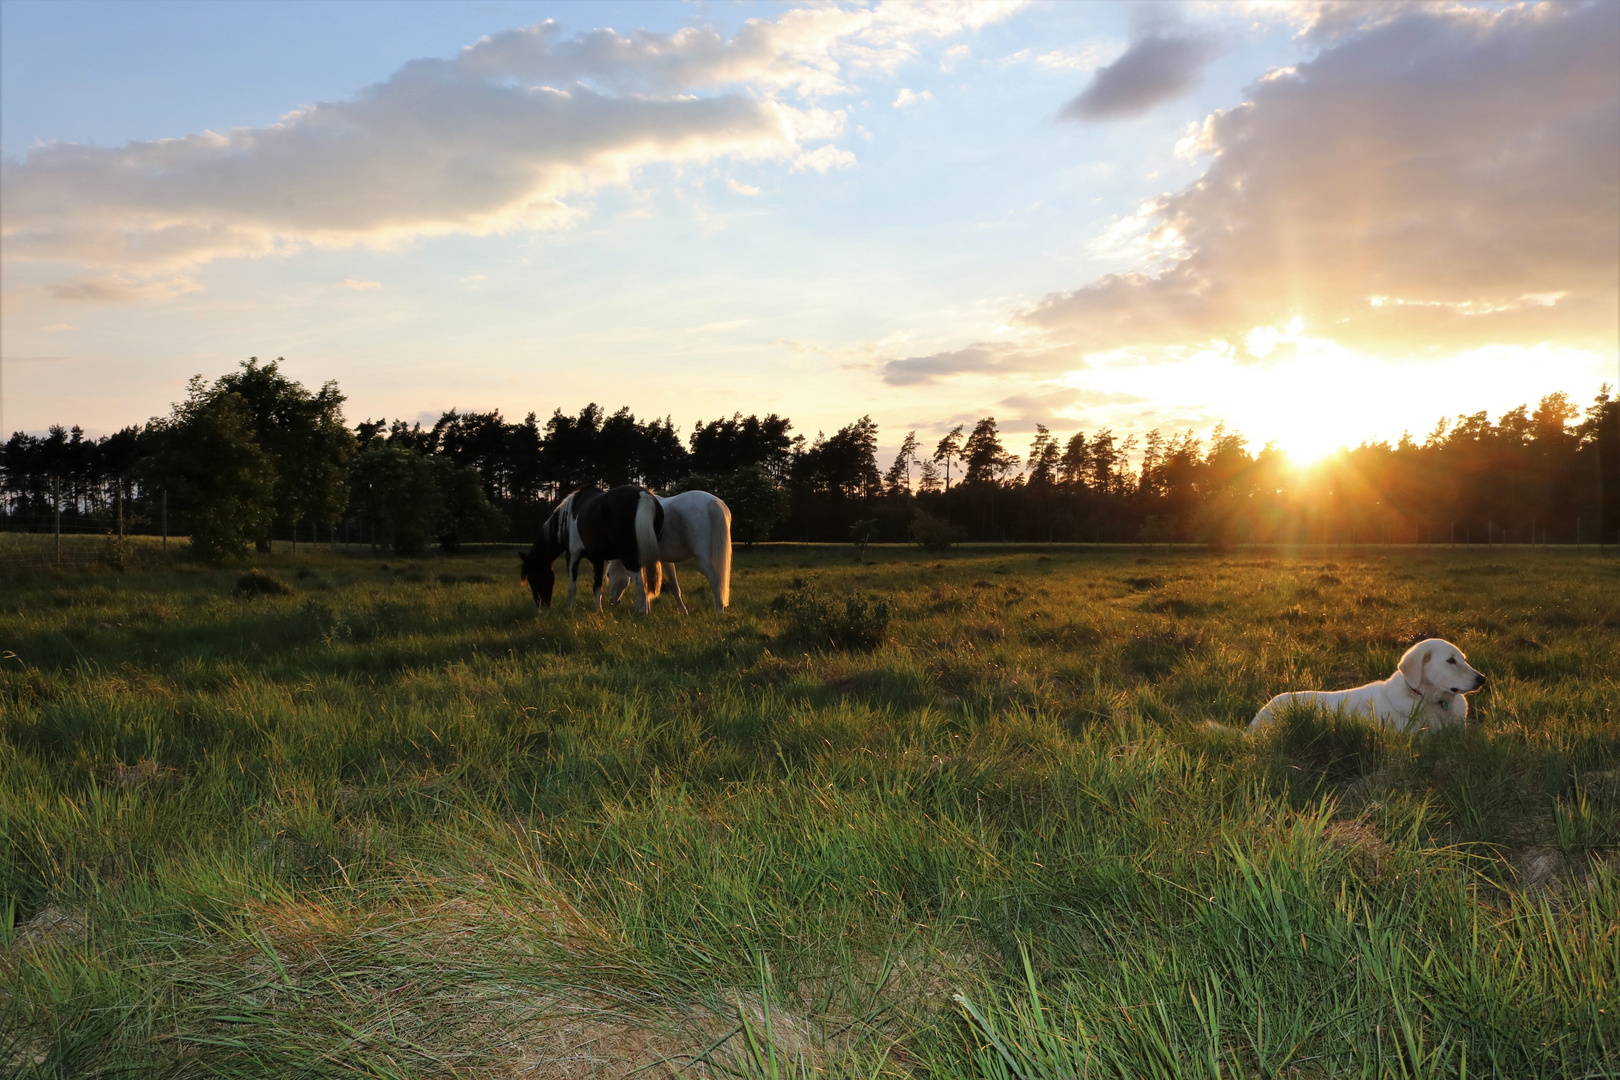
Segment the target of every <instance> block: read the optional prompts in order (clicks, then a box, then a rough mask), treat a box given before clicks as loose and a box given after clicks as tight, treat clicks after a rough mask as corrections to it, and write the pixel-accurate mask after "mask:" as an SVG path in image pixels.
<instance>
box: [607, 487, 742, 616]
mask: <svg viewBox="0 0 1620 1080" xmlns="http://www.w3.org/2000/svg"><path fill="white" fill-rule="evenodd" d="M656 498H657V499H658V505H660V506H662V507H663V508H664V527H663V528H662V529H660V530H659V533H658V561H659V562H660V563H662V564H663V574H664V579H665V581H666V582H667V583H668V585H669V591H670V592H671V593H673V594H674V596H675V606H676V607H678V608H680V609H681V613H682V614H683V615H684V614H686V599H685V597H683V596H682V595H681V582H680V579H679V578H677V577H676V576H675V564H676V563H678V562H685V561H686V560H687V559H696V560H697V564H698V570H699V571H700V572H701V573H702V574H703V576H704V577H706V578H708V579H709V591H710V592H711V593H712V594H713V596H714V608H715V610H716V611H725V610H726V608H728V607H730V606H731V508H730V507H728V506H727V505H726V504H725V503H723V502H721V501H720V499H719V498H718V497H717V496H714V495H711V494H709V493H708V492H707V491H683V492H681V493H680V494H678V495H668V496H665V495H658V496H656ZM628 584H630V572H629V571H628V570H627V569H625V564H624V563H622V562H620V561H618V560H614V561H613V562H610V563H608V602H609V603H610V604H616V603H618V602H619V597H620V596H622V595H623V594H624V589H625V586H626V585H628Z"/></svg>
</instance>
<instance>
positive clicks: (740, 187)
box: [726, 177, 759, 196]
mask: <svg viewBox="0 0 1620 1080" xmlns="http://www.w3.org/2000/svg"><path fill="white" fill-rule="evenodd" d="M726 187H728V188H730V189H731V190H732V191H735V192H736V193H737V194H738V195H749V196H753V195H758V194H759V188H757V187H755V186H753V185H752V184H744V183H740V182H739V181H737V180H735V179H733V178H731V177H727V178H726Z"/></svg>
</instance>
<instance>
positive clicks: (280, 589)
mask: <svg viewBox="0 0 1620 1080" xmlns="http://www.w3.org/2000/svg"><path fill="white" fill-rule="evenodd" d="M292 591H293V587H292V586H291V585H289V584H287V583H286V582H285V581H282V580H281V579H280V578H278V577H275V576H273V575H271V574H267V573H265V572H264V571H263V570H249V571H248V572H247V573H245V574H243V575H242V576H241V577H239V578H237V579H236V594H237V595H238V596H249V597H252V596H288V595H291V593H292Z"/></svg>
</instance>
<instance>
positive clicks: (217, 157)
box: [0, 0, 1019, 300]
mask: <svg viewBox="0 0 1620 1080" xmlns="http://www.w3.org/2000/svg"><path fill="white" fill-rule="evenodd" d="M1018 6H1019V4H1018V3H1017V2H992V0H983V2H976V3H967V4H956V5H937V6H936V5H919V4H909V3H897V2H893V0H889V2H885V3H880V4H878V5H876V6H875V7H870V8H839V7H819V6H818V7H807V8H800V9H793V10H789V11H785V12H783V13H782V14H781V15H780V16H779V17H777V18H776V19H774V20H771V21H766V20H758V19H756V20H750V21H749V22H748V23H746V24H745V25H744V26H743V28H742V29H741V30H740V31H739V32H738V33H737V34H736V36H734V37H733V38H731V39H729V40H727V39H725V38H723V37H721V35H720V34H719V33H718V32H717V31H715V30H714V29H713V28H711V27H688V28H686V29H683V30H681V31H678V32H676V33H673V34H659V33H652V32H650V31H636V32H633V33H629V34H618V33H616V32H614V31H612V30H595V31H592V32H590V33H586V34H582V35H579V36H577V37H573V38H567V39H564V38H563V37H562V36H561V33H560V31H559V29H558V27H557V25H556V24H555V23H553V22H547V23H544V24H542V25H540V26H536V27H530V28H527V29H520V30H510V31H506V32H503V33H500V34H496V35H492V36H490V37H486V38H483V39H481V40H480V41H478V42H477V43H475V44H474V45H471V46H469V47H468V48H466V49H464V50H463V51H462V52H461V53H460V54H459V55H458V56H457V57H455V58H454V59H452V60H436V59H424V60H416V61H412V62H411V63H409V64H406V65H405V66H404V67H402V68H400V69H399V71H397V72H396V73H395V74H394V75H393V76H392V77H391V78H389V79H388V80H387V81H386V82H382V83H379V84H376V85H374V86H370V87H368V88H366V89H365V90H364V91H362V92H361V93H360V94H358V95H357V96H355V97H354V98H353V99H351V100H347V101H339V102H322V103H319V104H316V105H311V106H308V107H306V108H301V109H298V110H295V111H294V112H291V113H288V114H287V115H286V116H285V117H283V118H282V119H281V121H280V122H278V123H276V124H273V125H270V126H268V127H263V128H237V129H233V130H230V131H226V132H222V133H221V132H213V131H204V132H201V133H198V134H194V135H188V136H184V137H181V138H174V139H162V140H156V141H151V142H136V143H130V144H128V145H126V146H123V147H116V148H112V147H97V146H85V145H79V144H74V143H48V144H45V145H42V146H36V147H34V148H33V149H31V150H30V151H29V152H28V154H27V155H26V156H25V157H24V158H22V159H20V160H7V161H5V162H4V163H3V166H0V170H3V171H0V183H3V186H4V190H5V194H6V198H5V203H4V219H3V222H0V235H3V238H4V249H5V251H4V253H5V258H6V259H7V260H8V261H12V262H18V261H28V260H35V261H47V262H61V263H70V264H78V265H80V266H82V267H85V268H88V269H91V270H92V271H93V272H92V273H89V274H87V275H86V276H85V277H84V278H82V279H80V280H78V281H70V282H63V283H58V284H57V285H55V286H52V287H50V289H49V290H48V291H49V292H50V294H51V295H54V296H56V297H58V298H74V299H101V300H128V299H139V298H141V297H142V295H143V294H144V295H147V296H152V297H156V296H162V295H175V294H176V292H177V291H184V290H185V288H188V287H195V283H191V284H190V285H189V286H188V285H186V284H185V282H186V281H188V280H189V279H181V278H177V277H172V276H171V277H169V278H167V279H166V281H158V280H156V278H157V277H158V276H160V275H162V274H165V273H167V274H170V275H172V274H173V273H174V272H175V271H177V270H181V269H184V268H186V267H190V266H195V265H197V264H199V263H204V262H207V261H209V260H212V259H216V258H221V257H230V256H251V255H266V254H272V253H290V252H294V251H297V250H298V249H299V248H301V247H303V246H306V245H323V246H337V245H348V244H354V243H366V244H373V245H388V244H391V243H396V242H400V241H406V240H410V239H413V238H416V237H422V236H432V235H439V234H447V233H489V232H494V231H502V230H510V229H517V228H556V227H563V226H567V225H570V224H573V223H575V222H577V221H579V220H581V218H582V217H583V216H584V215H585V213H586V212H585V211H584V210H582V209H580V208H579V207H578V206H576V205H573V204H571V203H570V202H569V200H570V199H571V198H574V197H577V196H588V195H589V194H590V193H591V192H592V191H594V190H596V189H597V188H600V187H601V186H603V185H605V184H614V183H623V182H625V181H627V180H628V179H629V178H630V176H631V175H632V173H633V172H634V171H635V170H636V169H637V168H639V167H642V166H645V165H648V164H652V163H660V162H669V163H682V162H699V161H707V160H712V159H715V158H719V157H731V158H737V159H743V160H757V159H778V160H784V161H787V162H791V163H792V165H793V167H794V168H797V169H812V170H815V171H818V172H825V171H827V170H828V169H830V168H835V167H837V168H844V167H848V166H850V165H853V164H854V163H855V159H854V155H852V154H850V153H849V152H848V151H843V150H839V149H837V148H836V147H831V146H821V147H818V148H816V149H814V150H809V151H806V150H804V149H803V145H804V143H806V142H819V141H821V140H824V139H831V138H835V137H836V136H837V135H839V134H840V133H841V132H842V130H843V128H844V125H845V120H846V114H845V113H844V112H843V111H841V110H828V109H824V108H821V107H819V106H816V105H815V104H814V99H815V98H816V97H818V96H820V95H824V94H827V93H832V92H836V91H842V90H845V89H847V87H848V81H849V79H851V78H853V77H859V76H860V75H861V74H862V73H864V72H872V71H892V70H894V69H895V68H896V67H898V66H899V64H901V63H903V62H904V61H905V60H907V59H908V58H910V57H912V56H914V55H915V54H916V52H917V44H916V42H918V41H919V40H922V39H927V38H944V37H949V36H951V35H954V34H957V33H960V32H963V31H965V30H973V29H976V28H978V27H980V26H983V25H985V24H987V23H990V22H994V21H996V20H998V19H1001V18H1005V17H1006V16H1007V15H1008V14H1009V13H1010V12H1012V11H1013V10H1015V9H1016V8H1017V7H1018ZM783 94H796V95H798V96H799V97H800V98H802V99H805V100H803V101H801V103H800V104H799V105H794V104H791V103H789V102H787V101H783V100H780V98H781V96H782V95H783Z"/></svg>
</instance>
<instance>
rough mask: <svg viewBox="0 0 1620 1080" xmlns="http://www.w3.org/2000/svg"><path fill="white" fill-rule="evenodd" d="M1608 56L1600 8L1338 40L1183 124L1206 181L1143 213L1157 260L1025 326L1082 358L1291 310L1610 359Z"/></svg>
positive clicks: (1241, 332) (1274, 319)
mask: <svg viewBox="0 0 1620 1080" xmlns="http://www.w3.org/2000/svg"><path fill="white" fill-rule="evenodd" d="M1617 53H1620V20H1617V19H1616V18H1614V9H1613V8H1612V7H1610V6H1607V5H1601V4H1592V5H1586V6H1577V5H1564V4H1542V5H1536V6H1525V7H1509V8H1461V7H1455V8H1453V7H1446V8H1442V7H1438V6H1422V7H1417V8H1414V9H1410V10H1407V11H1405V12H1404V13H1402V14H1401V15H1400V17H1398V18H1394V19H1389V20H1384V21H1381V22H1379V23H1377V24H1376V25H1372V26H1370V27H1366V28H1363V29H1360V30H1357V31H1354V32H1347V33H1344V34H1342V35H1341V36H1339V37H1336V38H1334V39H1333V40H1332V41H1331V42H1330V43H1329V44H1328V45H1327V46H1326V47H1324V48H1323V49H1322V51H1321V52H1320V53H1319V54H1318V55H1317V56H1316V58H1315V59H1313V60H1311V61H1309V62H1305V63H1301V64H1299V65H1298V66H1297V67H1296V68H1295V69H1293V70H1292V71H1291V72H1288V71H1283V72H1276V73H1272V76H1271V77H1268V78H1266V79H1264V80H1262V81H1260V82H1258V83H1256V84H1255V85H1254V86H1252V87H1251V88H1250V89H1249V92H1248V100H1247V101H1245V102H1243V103H1242V104H1240V105H1237V106H1236V107H1234V108H1231V109H1227V110H1224V111H1222V112H1218V113H1216V114H1214V115H1213V116H1211V117H1210V118H1209V120H1208V121H1207V122H1206V123H1205V125H1204V126H1203V128H1202V129H1201V130H1200V131H1199V132H1197V138H1196V140H1194V141H1195V142H1196V146H1195V147H1192V149H1193V150H1194V151H1195V152H1200V153H1207V154H1209V155H1212V161H1211V163H1210V165H1209V167H1208V169H1207V171H1206V172H1205V173H1204V175H1203V176H1201V177H1200V178H1199V179H1198V180H1197V181H1196V182H1194V183H1192V184H1190V185H1189V186H1187V187H1186V188H1184V189H1182V190H1181V191H1178V192H1175V193H1174V194H1171V195H1167V196H1164V197H1162V198H1160V199H1158V200H1156V201H1155V202H1153V203H1152V204H1150V205H1149V206H1148V207H1146V208H1144V211H1143V213H1142V214H1140V215H1138V221H1137V222H1136V224H1137V226H1139V228H1140V230H1141V234H1142V238H1143V240H1144V242H1145V243H1146V249H1148V250H1153V251H1156V252H1157V256H1156V257H1157V258H1158V259H1159V262H1160V265H1159V266H1157V267H1155V266H1152V265H1149V266H1147V267H1145V268H1144V269H1143V270H1140V271H1138V272H1132V273H1122V274H1114V275H1109V276H1107V277H1103V278H1101V279H1099V280H1097V281H1094V282H1092V283H1091V284H1089V285H1086V286H1084V287H1082V288H1079V289H1076V290H1074V291H1072V292H1067V293H1061V294H1055V295H1052V296H1049V297H1048V298H1047V299H1046V300H1045V301H1044V302H1043V303H1041V304H1039V305H1038V306H1036V307H1035V308H1033V309H1032V310H1030V311H1027V312H1025V313H1024V315H1023V317H1022V321H1023V323H1024V324H1025V325H1027V326H1030V327H1032V328H1040V329H1044V330H1046V331H1048V332H1051V333H1059V334H1062V335H1063V336H1064V337H1065V338H1066V339H1067V340H1072V341H1074V342H1076V343H1077V344H1078V345H1079V346H1080V347H1082V348H1084V349H1085V350H1087V351H1093V350H1105V349H1111V348H1116V347H1123V346H1131V347H1136V348H1141V347H1147V346H1154V345H1158V346H1172V347H1186V346H1190V345H1193V344H1195V343H1198V342H1205V341H1210V340H1213V339H1222V340H1225V341H1231V342H1241V341H1243V340H1244V339H1245V338H1246V337H1247V336H1248V335H1249V334H1250V332H1251V331H1252V330H1254V329H1255V328H1257V327H1277V326H1283V325H1285V324H1287V323H1289V322H1290V320H1292V319H1299V320H1301V322H1302V325H1303V326H1304V327H1305V329H1306V332H1307V333H1310V334H1315V335H1325V336H1328V337H1331V338H1332V339H1333V340H1334V341H1336V342H1338V343H1340V344H1343V345H1346V346H1349V347H1354V348H1358V349H1362V350H1366V351H1371V352H1375V353H1381V354H1386V355H1388V354H1393V353H1397V352H1400V353H1405V354H1407V355H1410V354H1412V353H1414V352H1416V353H1422V352H1426V351H1429V350H1432V349H1438V348H1448V347H1450V348H1472V347H1476V346H1479V345H1484V344H1488V343H1493V342H1495V343H1524V344H1533V343H1536V342H1541V341H1551V342H1560V343H1563V344H1567V345H1571V346H1576V345H1579V346H1582V347H1595V348H1599V349H1603V350H1612V349H1613V348H1614V347H1615V344H1616V325H1617V321H1620V319H1617V310H1616V308H1617V302H1620V293H1617V290H1616V287H1615V282H1616V280H1617V278H1620V67H1617V66H1616V65H1615V64H1614V62H1613V61H1614V57H1615V55H1616V54H1617ZM1112 240H1113V241H1115V242H1120V240H1121V238H1119V237H1113V238H1112ZM1148 261H1149V262H1151V261H1152V260H1151V259H1149V260H1148ZM1166 263H1167V265H1165V264H1166Z"/></svg>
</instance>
